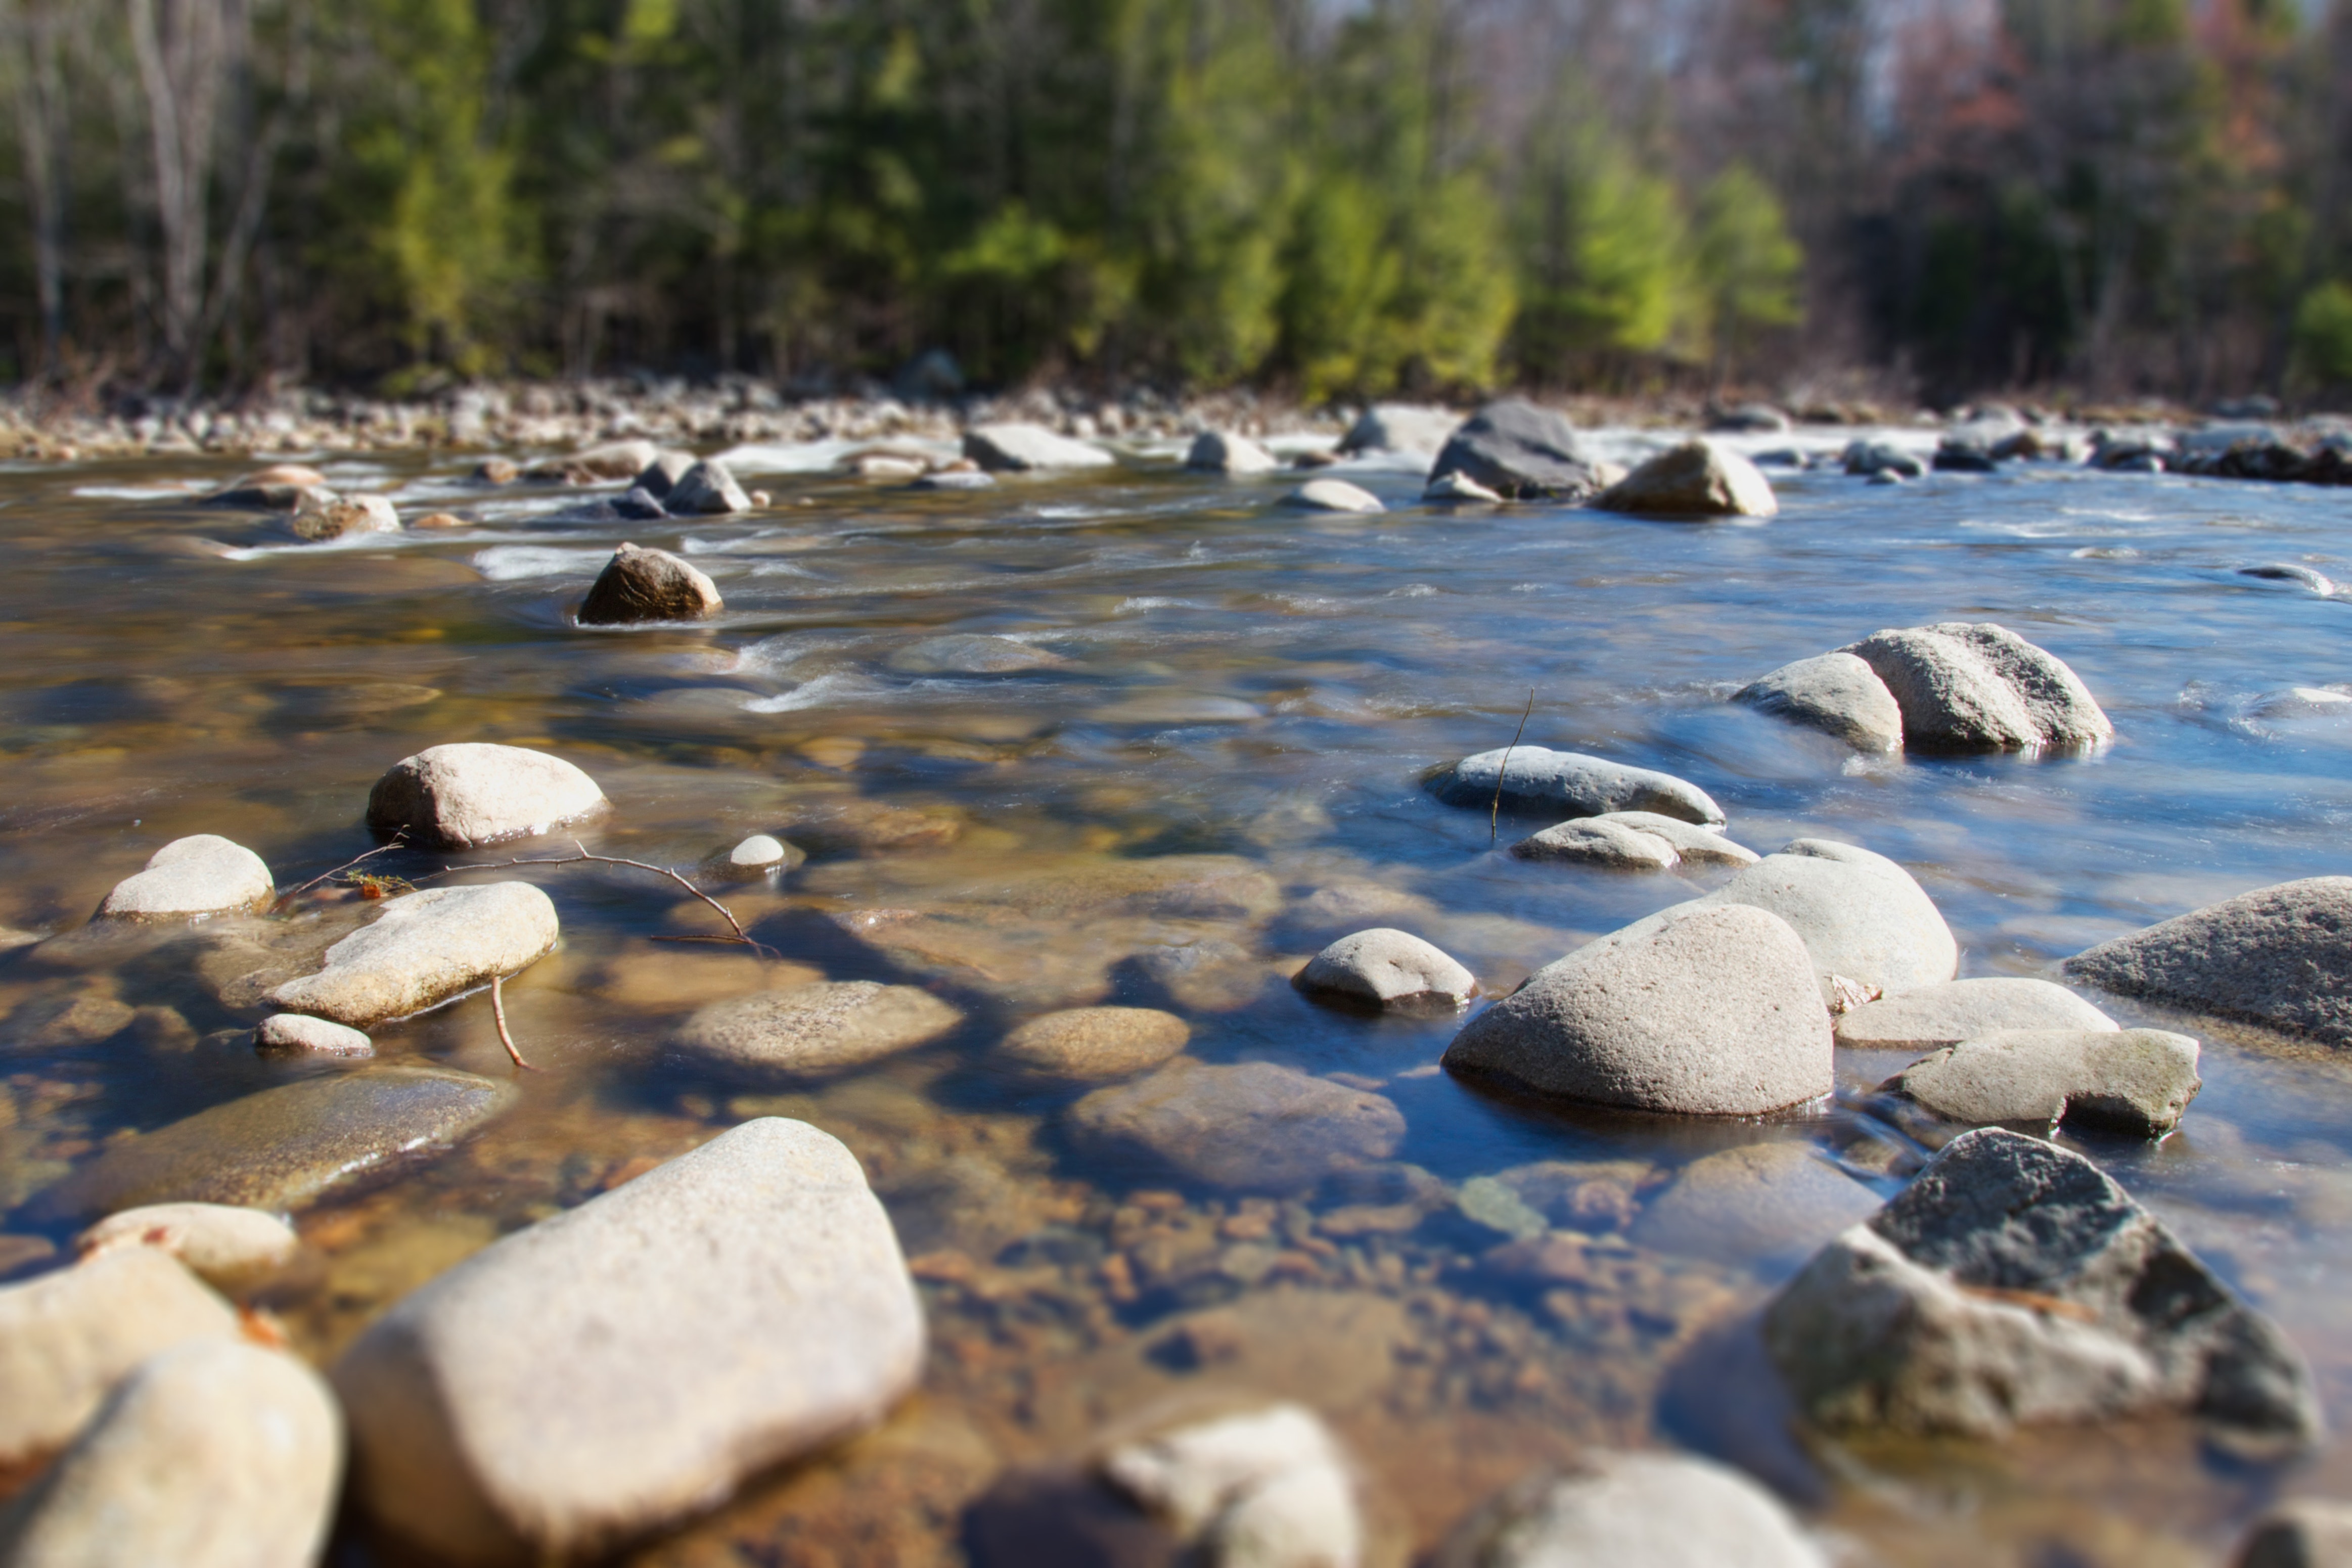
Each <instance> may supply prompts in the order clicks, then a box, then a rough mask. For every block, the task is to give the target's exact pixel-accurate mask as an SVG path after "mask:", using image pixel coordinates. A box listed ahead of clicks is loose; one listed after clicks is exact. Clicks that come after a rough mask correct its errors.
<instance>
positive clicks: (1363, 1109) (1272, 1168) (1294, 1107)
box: [1070, 1059, 1404, 1191]
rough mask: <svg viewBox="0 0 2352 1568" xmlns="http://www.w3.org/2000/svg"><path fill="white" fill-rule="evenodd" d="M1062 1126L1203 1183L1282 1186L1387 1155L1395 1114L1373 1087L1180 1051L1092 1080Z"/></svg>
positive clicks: (1399, 1120)
mask: <svg viewBox="0 0 2352 1568" xmlns="http://www.w3.org/2000/svg"><path fill="white" fill-rule="evenodd" d="M1070 1131H1071V1134H1072V1135H1073V1136H1074V1137H1075V1138H1076V1140H1077V1141H1078V1142H1079V1143H1080V1144H1081V1145H1084V1146H1087V1147H1088V1148H1090V1149H1091V1150H1093V1151H1095V1152H1096V1153H1097V1154H1098V1155H1104V1156H1108V1157H1119V1156H1126V1157H1129V1158H1131V1157H1133V1156H1136V1155H1144V1156H1147V1157H1149V1158H1150V1159H1151V1160H1152V1161H1153V1162H1154V1163H1156V1164H1158V1165H1160V1166H1165V1167H1166V1168H1168V1169H1171V1170H1173V1171H1174V1172H1176V1173H1177V1174H1179V1175H1181V1176H1185V1177H1187V1178H1189V1179H1191V1180H1193V1181H1198V1182H1202V1183H1205V1184H1207V1185H1209V1186H1222V1187H1233V1188H1240V1189H1244V1190H1251V1189H1255V1190H1265V1191H1291V1190H1295V1189H1297V1188H1300V1187H1305V1186H1311V1185H1313V1184H1314V1183H1315V1182H1317V1181H1319V1180H1321V1179H1322V1178H1323V1177H1324V1176H1328V1175H1330V1174H1331V1172H1333V1171H1334V1170H1338V1169H1340V1168H1343V1167H1345V1166H1354V1165H1363V1164H1368V1163H1370V1162H1371V1161H1374V1160H1381V1159H1386V1158H1387V1157H1388V1156H1389V1155H1390V1154H1391V1152H1392V1151H1394V1149H1395V1148H1396V1145H1397V1143H1398V1141H1399V1140H1400V1139H1402V1137H1403V1136H1404V1117H1403V1116H1402V1114H1400V1113H1398V1111H1397V1108H1396V1106H1395V1105H1393V1104H1391V1103H1390V1102H1389V1101H1388V1100H1387V1099H1385V1098H1384V1097H1382V1096H1381V1095H1378V1094H1371V1093H1367V1092H1364V1091H1363V1090H1360V1089H1350V1088H1348V1087H1347V1086H1345V1085H1344V1084H1339V1083H1334V1082H1331V1081H1330V1080H1329V1079H1327V1078H1310V1077H1308V1076H1307V1074H1306V1073H1304V1072H1300V1071H1297V1070H1296V1069H1295V1068H1289V1067H1279V1066H1276V1064H1275V1063H1273V1062H1270V1061H1245V1062H1241V1063H1238V1064H1235V1065H1233V1066H1216V1067H1213V1066H1208V1065H1205V1064H1203V1063H1201V1062H1197V1061H1186V1060H1182V1059H1179V1060H1178V1061H1174V1062H1171V1063H1170V1064H1169V1065H1168V1066H1166V1067H1163V1068H1161V1069H1160V1071H1157V1072H1155V1073H1153V1074H1152V1075H1151V1076H1150V1077H1149V1078H1145V1079H1142V1080H1139V1082H1134V1083H1126V1084H1120V1085H1118V1086H1117V1087H1115V1088H1109V1089H1097V1090H1096V1091H1095V1092H1093V1093H1091V1094H1089V1095H1087V1097H1086V1098H1085V1099H1083V1100H1081V1101H1079V1102H1078V1103H1076V1105H1074V1106H1072V1107H1071V1108H1070Z"/></svg>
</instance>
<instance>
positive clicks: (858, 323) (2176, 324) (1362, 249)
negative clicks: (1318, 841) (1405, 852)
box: [0, 0, 2352, 399]
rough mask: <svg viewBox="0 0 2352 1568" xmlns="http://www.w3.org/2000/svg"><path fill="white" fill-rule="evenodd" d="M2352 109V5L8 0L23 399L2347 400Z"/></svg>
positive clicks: (2226, 1)
mask: <svg viewBox="0 0 2352 1568" xmlns="http://www.w3.org/2000/svg"><path fill="white" fill-rule="evenodd" d="M2347 71H2352V0H2334V3H2331V4H2327V5H2312V6H2305V5H2297V4H2295V3H2294V0H1683V3H1681V4H1677V5H1660V4H1655V3H1654V0H0V93H5V96H6V97H7V99H8V100H9V106H10V110H11V112H9V113H8V114H6V115H5V117H0V137H5V139H7V140H8V141H12V142H13V146H12V147H10V148H8V149H6V150H5V153H0V214H5V228H0V378H5V379H8V380H12V381H19V382H26V381H37V382H48V383H55V384H59V385H66V386H76V387H82V388H116V389H122V388H143V389H151V390H160V391H165V392H176V391H183V390H195V389H205V390H213V391H234V390H236V389H238V388H243V387H248V386H253V385H257V384H262V383H266V382H273V381H286V380H300V381H316V382H351V383H359V384H367V385H373V386H379V387H383V388H385V389H387V390H391V391H395V392H399V391H423V390H429V389H431V388H432V387H434V386H436V385H440V384H446V383H448V382H453V381H457V380H462V379H466V378H472V377H479V376H486V375H499V376H509V375H522V376H583V375H589V374H598V373H609V372H614V371H657V372H663V373H686V374H698V375H709V374H715V373H719V372H723V371H745V372H750V373H754V374H759V375H762V376H772V377H776V378H780V379H782V380H783V381H785V382H797V383H801V384H807V385H815V384H820V383H824V382H841V381H843V380H845V379H847V378H859V377H866V376H879V377H887V376H889V375H890V374H891V373H893V372H894V371H898V369H899V368H901V367H903V366H905V365H907V364H908V362H909V361H913V360H915V359H916V358H917V357H918V356H919V355H922V354H924V353H925V352H926V351H928V350H946V351H947V352H948V353H949V354H950V355H951V356H952V357H953V359H954V361H955V362H956V363H957V364H958V365H960V367H961V370H962V371H963V372H964V373H965V374H966V375H968V376H969V377H970V378H971V380H972V381H973V382H976V383H979V384H982V385H996V386H1003V385H1012V384H1017V383H1020V382H1024V381H1029V380H1035V379H1044V378H1079V379H1097V380H1101V381H1105V382H1119V381H1133V380H1148V381H1151V382H1158V383H1161V384H1166V385H1171V386H1185V387H1214V386H1223V385H1232V384H1241V383H1250V384H1265V385H1272V386H1276V387H1279V388H1282V389H1285V390H1287V391H1290V392H1296V393H1297V394H1298V395H1300V396H1303V397H1307V398H1310V399H1321V398H1328V397H1338V396H1349V397H1360V396H1370V395H1381V394H1385V393H1392V392H1407V393H1412V392H1421V393H1432V392H1463V391H1471V390H1476V389H1482V388H1487V387H1492V386H1497V385H1502V384H1523V385H1529V386H1535V387H1538V388H1541V387H1574V388H1580V389H1587V390H1602V391H1615V392H1639V391H1643V390H1647V389H1655V388H1659V387H1663V386H1675V387H1681V388H1689V387H1694V386H1698V387H1705V388H1707V389H1719V388H1723V387H1727V386H1731V385H1737V384H1757V385H1764V386H1768V387H1769V386H1774V385H1787V384H1789V383H1790V382H1791V381H1792V380H1793V379H1797V378H1801V377H1806V376H1812V377H1827V376H1829V375H1831V374H1832V373H1833V372H1837V371H1845V370H1852V369H1867V370H1874V371H1876V372H1878V374H1879V375H1880V376H1881V377H1882V378H1886V377H1891V378H1895V380H1897V381H1899V382H1902V383H1904V384H1906V385H1909V386H1913V387H1916V389H1917V390H1918V391H1919V392H1921V393H1922V394H1923V395H1927V396H1931V397H1934V396H1940V397H1957V396H1959V395H1963V394H1965V393H1967V392H1972V391H1979V390H1982V389H1988V388H2032V387H2064V388H2072V389H2076V390H2079V391H2081V392H2084V393H2101V394H2105V393H2111V392H2167V393H2171V394H2174V395H2179V396H2189V397H2210V396H2214V395H2219V394H2221V393H2229V392H2248V391H2254V390H2268V391H2273V392H2277V391H2284V392H2290V393H2293V394H2295V395H2312V394H2315V393H2318V392H2325V391H2326V390H2327V389H2329V388H2331V387H2334V386H2337V385H2340V384H2342V383H2345V382H2352V233H2347V230H2346V225H2345V223H2344V220H2343V219H2342V218H2340V217H2339V216H2338V210H2339V209H2340V207H2341V206H2342V204H2343V196H2344V194H2345V192H2344V186H2345V183H2346V181H2347V173H2352V170H2347V160H2346V153H2347V146H2352V121H2347V116H2348V115H2352V105H2347V101H2346V96H2345V84H2346V83H2347V81H2352V76H2347ZM9 154H13V155H9ZM12 236H13V237H12ZM933 362H934V363H936V362H937V361H933Z"/></svg>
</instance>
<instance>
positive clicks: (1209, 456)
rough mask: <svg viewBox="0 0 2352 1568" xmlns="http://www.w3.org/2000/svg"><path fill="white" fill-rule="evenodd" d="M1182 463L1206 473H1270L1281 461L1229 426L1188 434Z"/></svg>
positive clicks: (1238, 474)
mask: <svg viewBox="0 0 2352 1568" xmlns="http://www.w3.org/2000/svg"><path fill="white" fill-rule="evenodd" d="M1184 466H1185V467H1187V468H1192V469H1198V470H1201V471H1202V472H1204V473H1210V474H1231V475H1234V476H1242V475H1248V474H1271V473H1273V472H1274V471H1275V470H1276V469H1277V468H1279V467H1281V466H1282V462H1281V460H1280V459H1279V458H1277V457H1276V456H1275V455H1274V454H1273V453H1271V452H1268V451H1267V450H1266V449H1265V447H1263V446H1260V445H1259V444H1257V443H1256V442H1255V441H1252V440H1251V439H1250V438H1249V437H1248V436H1246V435H1242V434H1237V433H1236V432H1234V431H1230V430H1204V431H1202V432H1201V434H1198V435H1196V436H1194V437H1193V438H1192V447H1191V449H1190V450H1188V451H1187V452H1186V453H1185V454H1184Z"/></svg>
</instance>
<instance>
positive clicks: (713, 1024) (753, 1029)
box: [677, 980, 963, 1077]
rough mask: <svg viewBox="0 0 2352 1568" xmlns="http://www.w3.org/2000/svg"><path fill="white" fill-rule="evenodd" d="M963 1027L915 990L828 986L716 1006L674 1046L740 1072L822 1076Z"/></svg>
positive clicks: (694, 1020) (957, 1015)
mask: <svg viewBox="0 0 2352 1568" xmlns="http://www.w3.org/2000/svg"><path fill="white" fill-rule="evenodd" d="M962 1022H963V1014H962V1013H961V1012H960V1011H959V1010H957V1009H954V1008H952V1007H950V1006H949V1005H948V1004H947V1003H945V1002H943V1001H941V1000H940V999H939V998H937V997H935V996H933V995H931V994H930V993H929V991H925V990H920V989H918V988H915V987H913V986H884V985H879V984H877V983H876V982H875V981H872V980H839V981H835V980H827V981H822V982H820V983H818V984H815V985H809V986H795V987H792V988H789V989H786V990H781V991H766V992H761V993H760V994H758V995H754V996H749V997H739V998H734V999H733V1000H731V1001H723V1002H713V1003H712V1004H711V1005H710V1006H709V1007H707V1008H704V1009H700V1010H699V1011H698V1012H697V1013H695V1015H694V1016H693V1017H691V1018H689V1019H687V1020H686V1022H685V1024H684V1025H683V1026H681V1027H680V1028H679V1030H678V1031H677V1046H678V1048H679V1049H680V1050H681V1051H684V1052H686V1053H687V1054H688V1056H692V1057H696V1058H698V1059H700V1060H702V1061H708V1062H710V1063H712V1064H714V1065H717V1066H721V1067H726V1068H730V1069H732V1070H735V1071H752V1072H760V1073H773V1074H779V1075H783V1076H788V1077H805V1076H818V1075H823V1074H826V1073H834V1072H844V1071H849V1070H850V1069H852V1068H856V1067H863V1066H865V1065H866V1064H867V1063H868V1062H873V1061H880V1060H881V1059H882V1058H884V1057H886V1056H892V1055H896V1054H897V1053H898V1052H899V1051H911V1050H913V1049H914V1048H915V1047H916V1046H919V1045H922V1044H924V1043H926V1042H927V1041H929V1040H937V1039H938V1038H939V1037H940V1036H941V1035H943V1034H945V1033H947V1032H948V1031H949V1030H952V1029H954V1028H956V1027H957V1026H958V1025H959V1024H961V1023H962Z"/></svg>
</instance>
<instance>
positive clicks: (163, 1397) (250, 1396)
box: [0, 1339, 343, 1568]
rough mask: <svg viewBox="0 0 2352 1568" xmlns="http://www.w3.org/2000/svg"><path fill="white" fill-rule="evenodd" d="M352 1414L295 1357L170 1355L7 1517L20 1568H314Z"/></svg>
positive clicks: (12, 1555)
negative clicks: (113, 1566)
mask: <svg viewBox="0 0 2352 1568" xmlns="http://www.w3.org/2000/svg"><path fill="white" fill-rule="evenodd" d="M342 1427H343V1423H342V1416H341V1412H340V1411H338V1410H337V1409H336V1408H335V1401H334V1398H333V1396H331V1395H330V1394H329V1393H328V1391H327V1385H325V1384H324V1383H322V1382H321V1381H320V1378H319V1375H318V1374H317V1373H315V1372H312V1371H311V1370H310V1368H309V1367H307V1366H305V1365H303V1364H301V1363H300V1362H299V1361H296V1360H295V1359H294V1358H293V1357H292V1356H290V1355H286V1354H280V1353H278V1352H276V1351H268V1350H263V1349H260V1348H259V1347H258V1346H256V1345H250V1344H244V1343H238V1342H237V1341H236V1340H229V1339H198V1340H193V1341H190V1342H189V1343H184V1344H180V1345H176V1346H174V1347H173V1348H172V1349H169V1350H166V1351H163V1352H161V1353H160V1354H156V1355H155V1356H153V1357H152V1358H151V1359H150V1360H148V1361H145V1362H143V1363H142V1364H140V1366H139V1369H138V1370H137V1371H136V1372H134V1373H132V1374H131V1376H130V1377H129V1378H128V1379H126V1380H125V1381H124V1382H123V1384H122V1386H121V1388H120V1389H118V1390H117V1391H116V1393H115V1395H114V1396H113V1397H112V1398H111V1399H110V1400H109V1401H108V1402H107V1404H106V1406H105V1408H104V1409H103V1410H101V1411H100V1413H99V1415H98V1417H97V1419H96V1420H95V1421H93V1422H92V1423H91V1425H90V1427H89V1430H88V1431H86V1432H84V1433H83V1434H82V1435H81V1437H80V1438H79V1440H78V1441H77V1442H76V1443H75V1444H74V1446H73V1447H72V1448H69V1449H68V1450H67V1451H66V1453H65V1454H64V1456H63V1457H62V1458H59V1459H58V1462H57V1464H56V1465H55V1466H53V1467H52V1468H51V1469H49V1471H48V1472H47V1474H46V1475H44V1476H42V1478H41V1479H40V1480H39V1481H38V1482H37V1483H36V1484H35V1485H34V1487H33V1488H32V1490H30V1491H28V1492H26V1494H25V1495H24V1496H22V1497H20V1498H18V1499H17V1500H16V1502H15V1503H14V1505H12V1506H11V1507H10V1509H9V1510H8V1512H7V1514H6V1515H5V1518H0V1562H5V1563H8V1564H9V1568H89V1564H94V1563H121V1564H126V1565H128V1564H134V1563H170V1564H172V1565H173V1568H310V1564H311V1563H316V1562H318V1561H319V1557H320V1552H322V1551H323V1549H324V1548H325V1546H326V1542H327V1529H328V1526H329V1525H331V1524H332V1523H333V1522H334V1513H335V1493H336V1489H337V1486H338V1484H339V1483H340V1482H341V1479H342V1469H343V1430H342Z"/></svg>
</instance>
